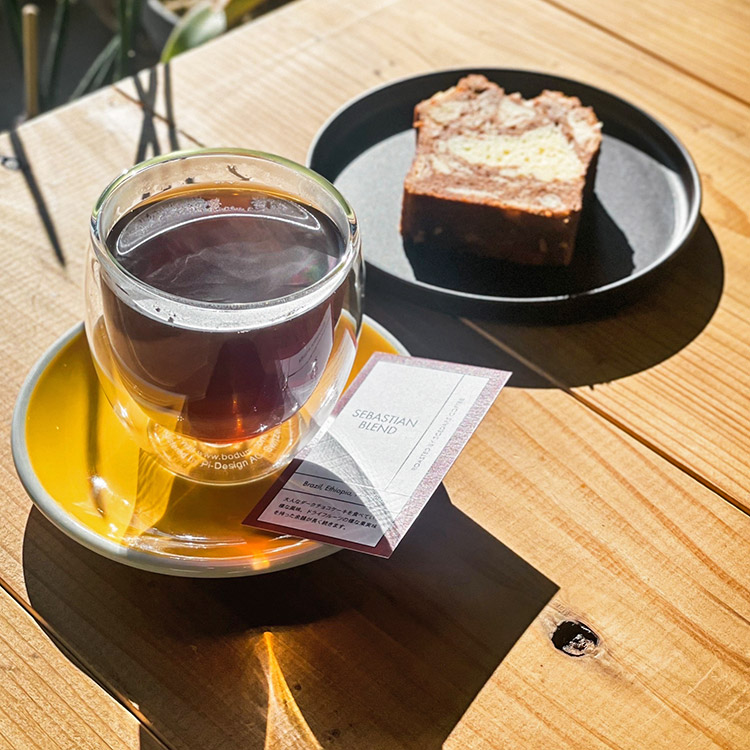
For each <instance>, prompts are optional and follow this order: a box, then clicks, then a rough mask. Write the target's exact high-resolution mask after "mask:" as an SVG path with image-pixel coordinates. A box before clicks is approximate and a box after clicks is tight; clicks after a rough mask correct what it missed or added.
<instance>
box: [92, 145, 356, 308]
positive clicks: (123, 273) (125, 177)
mask: <svg viewBox="0 0 750 750" xmlns="http://www.w3.org/2000/svg"><path fill="white" fill-rule="evenodd" d="M202 156H219V157H220V156H234V157H241V158H246V159H249V160H258V161H266V162H271V163H273V164H278V165H279V166H282V167H286V168H287V169H290V170H291V171H293V172H296V173H297V174H298V175H301V176H303V177H305V178H307V179H310V180H311V181H313V182H314V183H317V185H318V186H319V187H321V188H322V189H323V190H325V191H326V193H328V195H329V196H330V197H331V198H333V200H334V201H335V203H336V204H337V205H338V206H339V207H340V208H341V210H342V211H343V213H344V216H345V218H346V222H347V225H348V230H349V231H348V235H347V236H345V237H344V240H345V242H346V247H345V249H344V252H343V253H342V255H341V258H340V259H339V261H338V263H337V264H336V265H335V266H334V267H333V268H331V269H330V270H329V271H328V272H327V273H326V274H325V275H324V276H323V277H321V278H320V279H318V280H317V281H315V282H313V283H312V284H310V285H309V286H306V287H305V288H304V289H299V290H297V291H295V292H292V293H291V294H287V295H285V296H283V297H276V298H274V299H270V300H262V301H259V302H205V301H202V300H195V299H191V298H190V297H182V296H180V295H176V294H171V293H170V292H166V291H164V290H162V289H159V288H157V287H154V286H152V285H151V284H148V283H146V282H145V281H143V280H142V279H139V278H138V277H137V276H135V275H134V274H132V273H130V272H129V271H127V270H126V269H125V268H123V267H122V266H121V265H120V264H119V263H118V262H117V261H116V260H115V258H114V257H112V255H111V253H110V252H109V248H108V247H107V245H106V241H105V240H106V237H103V236H102V214H103V209H104V208H105V206H106V205H107V203H108V202H109V201H110V200H112V199H113V198H114V197H115V196H116V194H117V191H118V190H119V189H120V188H121V187H122V186H124V185H125V184H126V183H127V182H129V181H130V180H132V179H133V178H135V177H136V176H137V175H139V174H141V173H142V172H145V171H147V170H149V169H152V168H154V167H158V166H159V165H162V164H166V163H168V162H172V161H182V160H184V159H189V158H192V157H202ZM226 184H227V185H231V184H234V183H231V182H227V183H226ZM259 187H272V186H270V185H260V184H259ZM320 210H324V209H320ZM326 213H327V212H326ZM331 218H333V217H331ZM337 226H338V223H337ZM90 232H91V241H92V245H93V248H94V251H95V253H96V257H97V260H98V261H99V263H100V264H101V265H102V267H103V269H104V270H105V272H106V273H107V274H108V275H109V276H110V277H112V278H113V279H114V280H117V281H120V282H124V283H125V285H126V286H129V287H135V288H136V289H138V290H139V291H141V292H143V293H145V294H148V295H149V296H151V297H156V298H159V299H163V300H165V301H168V302H174V303H178V304H180V305H186V306H188V307H194V308H199V309H201V310H217V311H226V312H237V313H241V312H243V311H252V310H259V309H263V310H268V309H269V308H275V307H282V306H287V305H288V304H289V303H294V302H296V301H298V300H301V299H304V298H305V297H307V296H309V295H311V294H314V293H315V292H316V291H317V290H319V289H321V288H322V287H327V286H329V285H331V286H337V285H336V284H332V283H331V281H332V279H337V278H338V277H342V278H343V277H345V276H346V275H347V274H348V272H349V270H350V268H351V266H352V265H353V263H354V261H355V259H356V257H357V254H358V244H359V243H358V241H357V240H358V233H359V229H358V226H357V219H356V216H355V214H354V210H353V209H352V207H351V206H350V205H349V203H348V202H347V200H346V198H344V196H343V195H342V194H341V193H340V192H339V191H338V190H337V188H336V187H335V186H334V185H333V184H332V183H331V182H329V181H328V180H327V179H326V178H325V177H323V176H322V175H320V174H318V173H317V172H315V171H313V170H312V169H309V168H308V167H306V166H304V165H302V164H299V163H298V162H295V161H292V160H291V159H287V158H285V157H283V156H279V155H277V154H271V153H268V152H265V151H257V150H253V149H244V148H197V149H183V150H180V151H171V152H169V153H168V154H163V155H161V156H155V157H153V158H151V159H146V160H145V161H141V162H139V163H138V164H135V165H134V166H132V167H130V169H127V170H125V171H124V172H122V173H121V174H120V175H118V176H117V177H115V179H113V180H112V181H111V182H110V183H109V185H107V187H106V188H105V189H104V190H103V191H102V193H101V195H100V196H99V198H98V199H97V201H96V203H95V204H94V209H93V211H92V213H91V227H90Z"/></svg>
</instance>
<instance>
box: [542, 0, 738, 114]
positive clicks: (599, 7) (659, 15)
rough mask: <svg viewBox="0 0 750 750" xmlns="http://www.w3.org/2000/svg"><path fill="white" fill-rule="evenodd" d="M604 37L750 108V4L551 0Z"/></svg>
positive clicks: (727, 1)
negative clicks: (624, 42)
mask: <svg viewBox="0 0 750 750" xmlns="http://www.w3.org/2000/svg"><path fill="white" fill-rule="evenodd" d="M549 2H550V3H551V4H552V5H555V6H557V7H562V8H565V10H567V11H568V12H570V13H573V14H574V15H576V16H577V17H579V18H582V19H585V20H586V21H587V22H589V23H594V24H596V25H597V26H599V27H601V28H603V29H605V30H606V31H607V32H608V33H610V34H613V35H615V36H616V37H618V38H620V39H624V40H627V41H628V42H629V43H631V44H633V45H635V46H637V47H639V48H641V49H644V50H647V51H648V52H649V53H650V54H652V55H654V56H655V57H658V58H660V59H662V60H666V61H668V62H669V63H670V64H672V65H674V66H676V67H678V68H680V69H682V70H684V71H685V72H687V73H689V74H690V75H692V76H695V77H696V78H698V79H699V80H702V81H705V82H706V83H708V84H710V85H711V86H714V87H715V88H717V89H720V90H722V91H725V92H727V93H729V94H730V95H732V96H735V97H737V98H738V99H741V100H743V101H744V102H746V103H750V82H748V79H747V69H748V65H750V50H749V49H748V45H747V40H748V37H749V36H750V5H748V4H747V3H745V2H738V1H737V0H711V2H710V3H705V2H700V0H685V2H681V3H680V5H679V9H677V8H676V6H675V5H674V3H670V2H665V1H664V0H662V2H656V3H653V2H647V0H634V1H633V2H629V3H627V4H624V3H623V4H621V3H601V2H596V0H574V1H573V2H571V1H569V0H549Z"/></svg>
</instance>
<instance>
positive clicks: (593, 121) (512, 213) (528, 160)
mask: <svg viewBox="0 0 750 750" xmlns="http://www.w3.org/2000/svg"><path fill="white" fill-rule="evenodd" d="M414 127H415V128H416V129H417V153H416V156H415V158H414V162H413V164H412V166H411V169H410V170H409V173H408V174H407V176H406V181H405V183H404V199H403V206H402V213H401V233H402V235H403V236H404V238H405V239H406V240H407V242H409V241H410V242H411V243H413V245H415V246H417V247H419V246H422V245H423V246H424V249H425V251H429V248H447V249H454V250H457V251H465V252H470V253H474V254H476V255H482V256H490V257H496V258H502V259H505V260H510V261H514V262H516V263H525V264H531V265H567V264H568V263H570V260H571V258H572V257H573V249H574V245H575V239H576V232H577V230H578V221H579V219H580V216H581V210H582V208H583V203H584V200H586V196H587V195H588V194H591V193H593V186H594V174H595V171H596V159H597V156H598V153H599V147H600V145H601V140H602V136H601V123H600V122H599V120H597V118H596V115H595V114H594V110H593V109H591V107H584V106H582V105H581V102H580V100H579V99H577V98H576V97H571V96H565V95H564V94H561V93H560V92H559V91H543V92H542V93H541V94H540V95H539V96H537V97H536V98H534V99H529V100H526V99H523V98H522V97H521V95H520V94H506V93H505V91H504V90H503V89H502V88H500V87H499V86H498V85H497V84H495V83H492V82H490V81H488V80H487V79H486V78H485V77H484V76H481V75H470V76H467V77H466V78H462V79H461V80H460V81H459V82H458V84H457V85H456V86H454V87H453V88H451V89H448V90H447V91H441V92H438V93H437V94H435V95H434V96H432V97H431V98H430V99H427V100H425V101H423V102H420V103H419V104H418V105H417V106H416V109H415V111H414Z"/></svg>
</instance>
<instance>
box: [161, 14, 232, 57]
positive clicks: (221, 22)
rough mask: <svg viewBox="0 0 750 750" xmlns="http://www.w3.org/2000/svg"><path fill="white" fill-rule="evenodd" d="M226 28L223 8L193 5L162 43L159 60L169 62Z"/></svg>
mask: <svg viewBox="0 0 750 750" xmlns="http://www.w3.org/2000/svg"><path fill="white" fill-rule="evenodd" d="M226 30H227V17H226V15H225V14H224V11H223V10H214V8H213V7H212V6H211V5H210V4H209V3H208V2H203V3H199V4H198V5H195V6H194V7H193V8H191V9H190V11H189V12H188V13H187V14H185V16H184V17H183V18H182V19H181V20H180V21H179V22H178V24H177V26H175V27H174V29H173V30H172V33H171V34H170V35H169V39H167V43H166V44H165V45H164V49H163V50H162V53H161V61H162V62H163V63H166V62H169V61H170V60H171V59H172V58H173V57H175V55H179V54H180V53H181V52H185V51H186V50H189V49H192V48H193V47H197V46H198V45H200V44H203V43H204V42H208V41H209V40H211V39H215V38H216V37H217V36H221V35H222V34H223V33H224V32H225V31H226Z"/></svg>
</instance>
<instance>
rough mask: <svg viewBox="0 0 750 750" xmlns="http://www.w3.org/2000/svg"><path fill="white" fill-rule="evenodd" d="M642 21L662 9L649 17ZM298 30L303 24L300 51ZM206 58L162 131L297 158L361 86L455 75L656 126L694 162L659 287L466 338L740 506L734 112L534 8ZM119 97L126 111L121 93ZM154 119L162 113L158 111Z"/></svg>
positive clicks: (429, 17) (292, 27) (744, 376)
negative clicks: (509, 355)
mask: <svg viewBox="0 0 750 750" xmlns="http://www.w3.org/2000/svg"><path fill="white" fill-rule="evenodd" d="M573 5H574V4H572V3H571V7H573ZM608 6H609V4H607V7H608ZM656 6H659V7H661V8H662V9H663V12H664V13H666V12H667V11H669V12H672V9H673V5H672V4H670V3H667V2H662V3H657V4H655V7H656ZM622 12H625V11H622ZM300 18H302V19H304V21H305V23H307V24H309V28H308V32H309V33H308V35H307V36H304V35H302V34H301V33H300V31H299V26H298V21H299V19H300ZM717 18H721V15H720V14H719V15H718V16H717ZM722 23H723V22H722ZM613 27H614V25H613ZM712 28H713V27H712ZM560 29H565V44H560V40H559V33H560V32H559V30H560ZM717 33H718V32H717ZM498 40H502V43H501V44H500V43H499V42H498ZM219 44H220V45H221V54H222V59H223V60H226V61H227V63H226V64H224V65H222V66H221V69H220V71H217V68H216V66H215V65H214V64H212V62H211V61H212V59H213V57H214V51H213V49H212V47H211V46H210V45H208V46H206V47H204V48H201V49H198V50H196V51H194V52H193V53H191V54H188V55H185V56H184V57H181V58H178V59H176V60H175V61H174V63H173V65H172V66H171V70H170V71H169V78H170V86H169V89H170V90H171V92H172V95H173V100H174V102H173V105H172V107H171V114H172V117H173V121H174V123H175V124H176V126H177V127H178V128H179V129H181V130H183V131H185V132H187V133H189V134H191V136H192V137H193V138H195V139H196V140H197V141H199V142H200V143H203V144H205V145H226V144H231V145H235V146H244V147H252V148H259V149H263V150H268V151H272V152H280V153H283V154H285V155H287V156H290V157H291V158H295V159H298V160H303V159H304V158H305V154H306V151H307V148H308V146H309V144H310V141H311V140H312V138H313V136H314V134H315V132H316V131H317V129H318V128H319V127H320V126H321V125H322V124H323V122H324V121H325V120H326V119H327V118H328V117H329V116H330V114H331V112H333V111H335V110H336V109H337V108H338V107H340V106H342V105H343V104H344V103H345V102H346V101H348V100H349V99H350V98H351V97H353V96H356V95H357V94H360V93H361V92H362V91H363V90H365V89H367V88H368V87H370V86H375V85H378V84H381V83H383V82H384V81H386V80H391V79H394V78H398V77H401V76H405V75H410V74H415V73H421V72H424V71H426V70H433V69H436V68H445V67H452V66H467V65H476V66H477V67H482V66H497V67H509V68H514V67H517V68H528V69H537V70H542V71H549V72H551V73H555V74H559V75H562V76H567V77H571V78H577V79H579V80H582V81H585V82H587V83H591V84H594V85H596V86H599V87H601V88H604V89H607V90H610V91H612V92H614V93H616V94H617V95H619V96H622V97H624V98H626V99H628V100H629V101H631V102H632V103H633V104H635V105H637V106H640V107H642V108H643V109H645V110H646V111H647V112H649V113H651V114H652V115H653V116H655V117H657V118H658V119H660V120H661V121H662V122H663V123H664V124H665V125H667V127H669V128H671V129H672V130H673V131H674V132H675V133H676V134H677V136H678V137H679V138H680V139H681V140H683V141H684V143H685V144H686V146H687V147H688V149H689V150H690V152H691V154H692V155H693V157H694V158H695V161H696V163H697V165H698V168H699V171H700V174H701V179H702V183H703V189H704V200H703V221H702V223H701V226H700V227H699V232H698V234H697V237H696V239H695V241H694V242H693V244H692V246H691V248H690V250H689V252H687V253H685V254H684V255H683V257H681V258H680V259H679V260H678V261H677V262H676V263H675V264H674V265H673V266H672V268H671V270H670V273H669V275H668V276H667V278H665V279H662V281H661V283H660V284H659V285H658V286H656V287H655V288H654V289H653V290H652V291H651V293H650V294H649V295H647V296H646V297H645V298H644V299H643V300H641V301H639V302H637V303H636V304H634V305H632V306H630V307H628V308H626V309H625V310H622V311H619V312H617V314H616V315H615V316H614V317H612V318H611V319H609V320H598V321H593V322H588V323H583V324H580V325H572V326H559V325H553V326H549V327H529V326H525V325H524V326H518V325H510V324H508V323H506V322H499V323H491V322H486V321H476V323H477V324H478V325H480V326H482V327H484V328H485V329H486V330H487V331H488V332H489V333H490V335H491V336H492V337H493V339H494V340H497V341H498V342H499V343H500V344H501V345H503V346H505V347H507V349H508V351H511V352H513V353H515V354H516V355H518V356H519V357H520V358H522V359H524V360H527V361H529V362H531V363H533V364H534V365H536V366H537V367H538V368H539V370H540V371H541V372H544V373H546V374H547V375H548V377H549V379H550V380H551V381H552V382H553V383H554V384H558V385H565V386H568V387H571V388H577V389H578V391H577V396H578V397H579V398H580V399H581V400H584V401H585V402H586V403H589V404H590V405H592V406H594V407H595V408H597V409H599V410H601V411H602V412H603V413H605V414H607V415H608V417H609V418H611V419H612V420H613V421H615V422H616V423H618V424H621V425H622V426H623V427H624V428H626V429H627V430H629V431H630V432H631V433H632V434H634V435H637V436H638V437H639V438H640V439H642V440H643V441H644V442H646V443H647V444H648V445H651V446H653V447H654V448H655V449H656V450H658V451H660V452H661V453H663V454H664V455H665V456H668V457H669V458H670V460H673V461H674V462H675V463H676V464H677V465H679V466H681V467H684V468H685V469H686V470H687V471H689V472H690V473H692V474H693V475H694V476H696V477H699V478H700V479H701V481H704V482H705V483H706V484H707V486H709V487H711V488H712V489H714V490H715V491H717V492H719V493H720V494H722V496H724V497H725V498H727V499H729V500H730V501H731V502H733V503H735V504H737V505H738V506H739V507H742V508H745V509H748V508H749V507H750V494H749V493H748V489H747V488H748V486H750V468H748V467H749V466H750V462H748V460H747V459H748V452H747V450H746V449H745V448H744V447H743V446H746V445H747V439H748V436H749V435H750V408H749V407H750V400H748V399H750V396H749V395H748V394H750V362H749V361H748V352H750V346H748V344H750V306H749V305H748V299H750V288H749V285H750V281H749V279H750V262H749V261H748V258H749V257H750V221H749V220H748V218H747V206H748V204H749V203H750V194H748V188H747V184H748V183H747V174H748V173H750V109H748V107H747V105H745V104H743V103H741V102H738V101H736V100H735V99H733V98H731V97H729V96H727V95H726V94H724V93H722V92H721V91H718V90H716V89H715V88H712V87H711V86H709V85H705V84H702V83H700V82H699V81H696V80H695V79H694V78H692V77H689V76H687V75H685V74H683V73H681V72H680V71H679V70H678V69H676V68H675V67H674V66H672V65H669V64H667V63H665V62H662V61H661V60H659V59H656V58H654V57H653V56H652V55H650V54H648V53H647V52H645V51H642V50H640V49H635V48H633V47H632V46H630V45H629V44H627V43H626V42H625V41H622V40H621V39H620V38H619V36H618V35H617V34H614V35H613V34H610V33H607V32H606V31H603V30H601V29H599V28H595V27H592V26H591V25H590V24H588V23H587V22H586V21H585V20H584V19H582V18H580V17H578V15H574V14H571V13H569V12H567V11H566V10H564V9H562V8H558V7H556V6H552V5H550V4H549V3H547V2H545V0H528V1H527V0H504V2H502V3H493V2H489V0H486V1H485V2H478V3H474V4H473V5H471V6H470V7H467V6H465V5H462V4H456V3H451V2H447V0H431V1H430V2H422V1H421V0H396V1H395V2H379V1H372V2H360V3H357V4H355V5H353V6H352V5H350V4H348V3H346V4H344V3H340V2H338V0H316V2H315V3H310V2H305V0H303V1H302V2H301V3H300V4H299V5H295V6H290V7H289V8H286V9H281V10H279V11H278V12H276V13H274V14H271V15H270V16H268V17H266V19H265V20H262V21H261V22H260V23H259V24H258V25H257V27H255V28H250V29H248V28H243V29H240V30H238V31H236V32H234V33H232V34H229V35H227V36H226V37H225V38H223V39H222V40H221V42H220V43H219ZM726 54H727V58H728V59H734V58H733V57H732V55H731V52H730V51H726ZM240 59H242V60H243V63H242V65H239V64H237V61H238V60H240ZM163 84H164V82H163V81H162V82H161V83H160V91H163V90H164V85H163ZM120 88H121V90H123V92H125V93H126V94H127V95H128V96H131V97H132V98H133V99H134V100H135V101H137V100H138V96H137V92H136V91H135V89H134V88H133V86H132V84H128V83H125V84H121V85H120ZM156 111H157V112H160V113H162V114H166V107H165V104H164V101H163V97H162V98H158V99H157V101H156ZM613 313H614V311H613ZM655 407H656V408H655Z"/></svg>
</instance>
